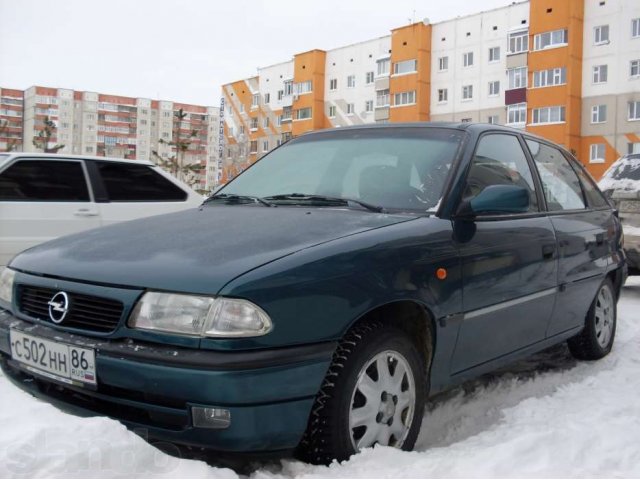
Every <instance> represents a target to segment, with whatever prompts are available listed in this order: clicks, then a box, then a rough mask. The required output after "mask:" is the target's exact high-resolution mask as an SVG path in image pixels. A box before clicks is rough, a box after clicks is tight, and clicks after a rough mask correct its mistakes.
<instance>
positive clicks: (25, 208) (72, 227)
mask: <svg viewBox="0 0 640 480" xmlns="http://www.w3.org/2000/svg"><path fill="white" fill-rule="evenodd" d="M99 226H100V216H99V212H98V209H97V206H96V204H95V203H94V202H93V201H92V199H91V196H90V193H89V189H88V185H87V176H86V174H85V168H84V165H83V163H82V161H81V160H71V159H70V160H65V159H60V160H50V159H38V158H20V159H18V160H17V161H15V162H14V163H12V164H11V165H8V166H7V168H5V169H4V170H3V171H2V172H1V173H0V267H1V266H3V265H6V264H7V263H8V262H9V260H11V258H12V257H13V256H14V255H16V254H17V253H19V252H21V251H23V250H25V249H27V248H30V247H33V246H35V245H38V244H40V243H43V242H46V241H47V240H51V239H53V238H56V237H59V236H62V235H68V234H71V233H76V232H80V231H83V230H88V229H90V228H94V227H99Z"/></svg>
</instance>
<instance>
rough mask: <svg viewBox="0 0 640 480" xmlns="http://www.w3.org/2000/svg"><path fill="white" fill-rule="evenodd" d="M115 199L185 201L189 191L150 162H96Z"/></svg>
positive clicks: (123, 200) (122, 200)
mask: <svg viewBox="0 0 640 480" xmlns="http://www.w3.org/2000/svg"><path fill="white" fill-rule="evenodd" d="M96 165H97V166H98V171H99V172H100V176H101V177H102V181H103V182H104V186H105V189H106V190H107V196H108V197H109V201H111V202H182V201H185V200H186V199H187V193H186V192H185V191H183V190H182V189H180V188H178V187H177V186H176V185H174V184H173V183H171V182H170V181H169V180H167V179H166V178H164V177H163V176H162V175H160V174H159V173H158V172H156V171H155V170H154V169H153V168H151V167H149V166H147V165H131V164H126V163H118V162H96Z"/></svg>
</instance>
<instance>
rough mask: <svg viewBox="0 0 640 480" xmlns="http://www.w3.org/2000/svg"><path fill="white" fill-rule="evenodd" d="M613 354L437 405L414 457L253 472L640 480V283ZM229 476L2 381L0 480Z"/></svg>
mask: <svg viewBox="0 0 640 480" xmlns="http://www.w3.org/2000/svg"><path fill="white" fill-rule="evenodd" d="M618 321H619V323H618V333H617V338H616V343H615V345H614V350H613V352H612V353H611V355H609V356H608V357H606V358H605V359H604V360H601V361H599V362H595V363H577V362H575V361H574V360H572V359H571V357H570V356H569V354H568V352H567V351H566V349H565V348H564V347H561V348H554V349H552V350H550V351H547V352H544V353H542V354H539V355H537V356H536V357H535V358H531V359H529V360H527V361H525V362H520V363H518V364H516V365H513V366H511V367H510V368H507V369H504V370H502V371H500V372H496V373H495V374H492V375H489V376H485V377H483V378H482V379H480V380H477V381H474V382H470V383H467V384H465V385H464V386H463V387H460V388H458V389H455V390H453V391H451V392H448V393H447V394H446V395H444V396H441V397H439V398H438V399H436V400H435V401H433V402H432V403H431V404H430V408H429V412H428V413H427V415H426V417H425V420H424V423H423V426H422V432H421V435H420V437H419V440H418V444H417V446H416V450H417V451H416V452H411V453H409V452H400V451H396V450H393V449H390V448H375V449H369V450H367V451H365V452H363V453H361V454H359V455H356V456H355V457H353V458H352V459H351V460H350V461H348V462H345V463H343V464H341V465H338V464H334V465H331V466H329V467H314V466H310V465H305V464H303V463H300V462H297V461H293V460H283V461H282V462H276V463H272V464H262V465H256V466H255V469H254V471H253V473H252V474H251V476H254V477H258V478H265V477H268V478H277V477H290V476H295V477H320V476H321V477H441V476H453V477H458V476H464V477H506V476H509V477H511V476H517V477H531V476H535V477H538V476H542V477H548V476H554V477H557V476H560V477H593V476H596V477H598V476H606V477H638V476H640V279H639V278H637V277H636V278H632V279H631V280H629V281H628V282H627V286H626V287H625V288H624V291H623V294H622V299H621V301H620V305H619V319H618ZM7 476H13V477H24V476H29V477H30V476H36V477H40V476H48V477H51V476H70V477H103V478H104V477H112V476H116V477H130V476H145V477H146V476H151V477H194V476H195V477H231V476H236V475H235V473H234V472H233V471H232V470H229V469H222V468H216V467H213V466H209V465H207V464H206V463H204V462H200V461H196V460H180V459H177V458H174V457H170V456H167V455H165V454H163V453H161V452H160V451H158V450H156V449H155V448H153V447H151V446H150V445H148V444H147V443H145V442H144V441H143V440H141V439H139V438H138V437H137V436H135V435H133V434H132V433H130V432H128V431H127V430H126V429H125V428H124V427H122V426H121V425H120V424H119V423H117V422H115V421H111V420H107V419H104V418H90V419H82V418H76V417H73V416H70V415H66V414H64V413H61V412H60V411H58V410H57V409H55V408H53V407H51V406H49V405H48V404H46V403H42V402H39V401H37V400H34V399H33V398H31V397H30V396H28V395H27V394H25V393H23V392H21V391H19V390H18V389H16V388H15V387H13V386H12V385H11V384H10V383H9V382H8V381H7V380H6V379H5V378H3V377H2V376H1V375H0V477H7Z"/></svg>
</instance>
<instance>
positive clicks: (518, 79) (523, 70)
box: [507, 67, 527, 90]
mask: <svg viewBox="0 0 640 480" xmlns="http://www.w3.org/2000/svg"><path fill="white" fill-rule="evenodd" d="M507 73H508V77H509V90H513V89H514V88H526V86H527V67H518V68H510V69H509V70H508V71H507Z"/></svg>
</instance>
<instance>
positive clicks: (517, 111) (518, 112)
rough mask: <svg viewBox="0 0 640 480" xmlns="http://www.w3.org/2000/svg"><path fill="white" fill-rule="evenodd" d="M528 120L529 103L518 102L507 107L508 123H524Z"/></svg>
mask: <svg viewBox="0 0 640 480" xmlns="http://www.w3.org/2000/svg"><path fill="white" fill-rule="evenodd" d="M526 121H527V104H526V103H516V104H513V105H509V106H508V107H507V125H512V126H513V125H524V124H525V123H526Z"/></svg>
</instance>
